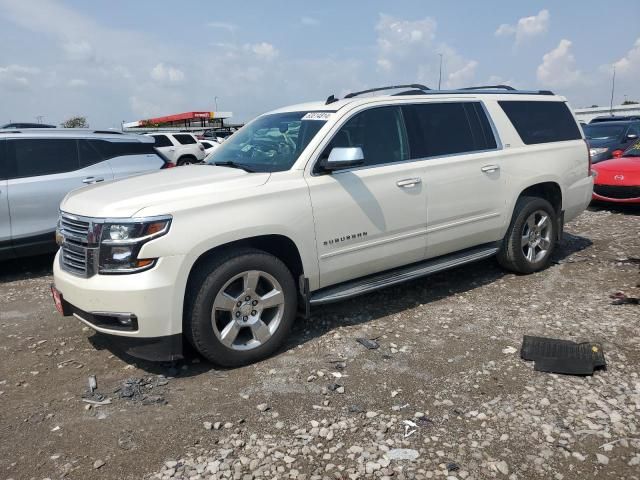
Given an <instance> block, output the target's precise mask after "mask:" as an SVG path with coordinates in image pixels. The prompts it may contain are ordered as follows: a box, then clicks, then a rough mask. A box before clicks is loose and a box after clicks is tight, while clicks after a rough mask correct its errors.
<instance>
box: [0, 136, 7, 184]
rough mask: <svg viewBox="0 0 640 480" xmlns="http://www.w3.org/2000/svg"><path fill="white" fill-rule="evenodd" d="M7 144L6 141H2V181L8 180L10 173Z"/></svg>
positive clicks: (0, 156)
mask: <svg viewBox="0 0 640 480" xmlns="http://www.w3.org/2000/svg"><path fill="white" fill-rule="evenodd" d="M6 143H7V142H5V141H4V140H0V180H6V179H7V177H8V173H9V167H8V165H7V155H6V154H5V148H6Z"/></svg>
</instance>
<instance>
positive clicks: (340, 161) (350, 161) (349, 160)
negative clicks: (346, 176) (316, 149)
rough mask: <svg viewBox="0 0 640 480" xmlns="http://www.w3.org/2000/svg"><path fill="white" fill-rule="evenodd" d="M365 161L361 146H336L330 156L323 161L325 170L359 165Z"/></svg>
mask: <svg viewBox="0 0 640 480" xmlns="http://www.w3.org/2000/svg"><path fill="white" fill-rule="evenodd" d="M363 163H364V154H363V153H362V149H361V148H360V147H346V148H343V147H334V148H332V149H331V153H329V157H328V158H327V159H325V160H324V161H323V162H322V168H324V169H325V170H329V171H333V170H342V169H344V168H351V167H357V166H358V165H362V164H363Z"/></svg>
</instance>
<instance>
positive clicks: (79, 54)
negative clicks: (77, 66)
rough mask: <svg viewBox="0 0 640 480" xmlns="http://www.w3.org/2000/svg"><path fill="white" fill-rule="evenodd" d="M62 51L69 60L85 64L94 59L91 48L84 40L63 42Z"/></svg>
mask: <svg viewBox="0 0 640 480" xmlns="http://www.w3.org/2000/svg"><path fill="white" fill-rule="evenodd" d="M62 49H63V50H64V52H65V54H66V55H67V58H68V59H69V60H75V61H80V62H86V61H90V60H93V59H94V51H93V47H92V46H91V44H90V43H89V42H87V41H86V40H79V41H69V42H65V43H63V44H62Z"/></svg>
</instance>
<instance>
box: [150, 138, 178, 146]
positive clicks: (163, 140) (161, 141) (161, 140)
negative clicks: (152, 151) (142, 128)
mask: <svg viewBox="0 0 640 480" xmlns="http://www.w3.org/2000/svg"><path fill="white" fill-rule="evenodd" d="M151 136H152V137H153V138H155V139H156V144H155V146H156V147H172V146H173V143H171V140H169V139H168V138H167V136H166V135H151Z"/></svg>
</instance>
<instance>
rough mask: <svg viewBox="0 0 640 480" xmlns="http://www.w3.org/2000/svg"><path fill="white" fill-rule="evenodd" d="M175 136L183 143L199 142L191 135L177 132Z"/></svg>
mask: <svg viewBox="0 0 640 480" xmlns="http://www.w3.org/2000/svg"><path fill="white" fill-rule="evenodd" d="M173 138H175V139H176V140H177V141H178V142H180V143H181V144H182V145H191V144H194V143H197V141H196V139H195V138H193V137H192V136H191V135H186V134H176V135H174V136H173Z"/></svg>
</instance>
